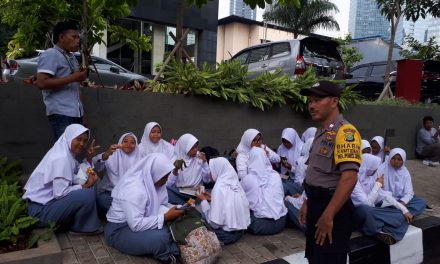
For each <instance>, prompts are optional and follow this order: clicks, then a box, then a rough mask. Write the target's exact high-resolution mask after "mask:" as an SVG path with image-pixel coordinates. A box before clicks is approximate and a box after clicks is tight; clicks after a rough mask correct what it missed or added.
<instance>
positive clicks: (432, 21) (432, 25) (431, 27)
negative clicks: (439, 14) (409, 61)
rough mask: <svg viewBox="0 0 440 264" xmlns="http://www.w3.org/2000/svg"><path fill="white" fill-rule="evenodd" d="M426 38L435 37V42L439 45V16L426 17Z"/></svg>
mask: <svg viewBox="0 0 440 264" xmlns="http://www.w3.org/2000/svg"><path fill="white" fill-rule="evenodd" d="M426 37H427V39H429V38H431V37H435V40H436V42H437V44H439V45H440V18H434V17H430V18H428V32H427V36H426Z"/></svg>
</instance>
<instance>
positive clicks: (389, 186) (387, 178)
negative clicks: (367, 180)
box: [377, 148, 414, 204]
mask: <svg viewBox="0 0 440 264" xmlns="http://www.w3.org/2000/svg"><path fill="white" fill-rule="evenodd" d="M397 154H399V155H400V156H401V157H402V159H403V165H402V167H400V168H399V169H397V170H396V169H394V168H393V167H392V166H391V165H390V162H389V161H387V162H386V163H383V164H382V165H381V166H380V167H379V169H378V170H377V174H378V175H382V174H383V175H384V183H385V186H384V190H385V191H389V192H391V193H392V195H393V197H394V198H395V199H397V200H401V201H402V202H404V203H405V204H407V203H408V202H409V201H411V199H412V198H413V197H414V189H413V186H412V181H411V174H410V173H409V171H408V169H407V168H406V167H405V161H406V152H405V151H404V150H403V149H401V148H394V149H392V150H391V151H390V155H389V157H390V160H391V158H392V157H394V156H395V155H397Z"/></svg>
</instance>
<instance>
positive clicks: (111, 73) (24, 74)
mask: <svg viewBox="0 0 440 264" xmlns="http://www.w3.org/2000/svg"><path fill="white" fill-rule="evenodd" d="M75 56H76V58H77V60H78V61H79V62H80V63H81V55H80V54H79V53H75ZM38 59H39V55H38V56H35V57H32V58H25V59H18V60H12V61H11V63H10V65H13V67H10V69H9V73H7V74H8V75H9V76H6V77H7V78H8V80H9V81H14V82H23V81H25V82H27V81H29V79H30V78H32V76H36V73H37V63H38ZM90 60H91V61H90V63H89V64H90V65H91V66H92V65H93V64H94V65H95V66H96V69H97V70H98V73H99V75H100V77H101V79H102V84H103V85H104V87H106V88H118V89H133V88H134V87H135V86H137V88H138V89H140V88H142V87H143V86H144V84H145V82H146V81H147V80H148V78H147V77H145V76H143V75H140V74H137V73H134V72H131V71H129V70H127V69H125V68H123V67H122V66H120V65H118V64H116V63H114V62H112V61H109V60H106V59H103V58H99V57H96V56H91V58H90ZM91 68H92V69H93V67H91ZM89 80H90V81H91V82H93V83H94V84H95V85H97V86H98V87H100V86H101V82H100V81H99V78H98V75H97V74H96V73H95V72H93V71H91V72H90V75H89ZM139 86H140V87H139Z"/></svg>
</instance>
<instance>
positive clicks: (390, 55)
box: [377, 1, 402, 101]
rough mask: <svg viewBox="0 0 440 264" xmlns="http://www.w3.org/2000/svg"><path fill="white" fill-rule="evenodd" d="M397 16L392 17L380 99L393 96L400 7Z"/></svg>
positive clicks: (397, 4)
mask: <svg viewBox="0 0 440 264" xmlns="http://www.w3.org/2000/svg"><path fill="white" fill-rule="evenodd" d="M396 7H397V8H400V3H399V1H397V2H396ZM395 16H396V17H395V20H394V19H391V35H390V43H389V45H388V58H387V67H386V70H385V76H384V82H383V90H382V93H381V94H380V96H379V98H378V99H377V100H378V101H379V100H382V99H383V98H390V97H391V96H392V91H391V86H390V85H389V82H390V73H391V63H392V60H393V50H394V40H395V38H396V31H397V27H398V25H399V22H400V17H401V16H402V12H401V11H400V9H399V10H396V13H395Z"/></svg>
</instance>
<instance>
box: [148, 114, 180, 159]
mask: <svg viewBox="0 0 440 264" xmlns="http://www.w3.org/2000/svg"><path fill="white" fill-rule="evenodd" d="M155 126H158V127H159V128H160V131H161V132H163V130H162V127H161V126H160V125H159V123H156V122H149V123H148V124H146V125H145V129H144V134H143V135H142V138H141V143H140V144H139V152H140V155H141V157H142V158H143V157H145V156H147V155H148V154H151V153H162V154H164V155H165V156H167V157H168V158H170V159H172V158H173V153H174V146H173V145H171V143H169V142H167V141H165V140H163V139H160V140H159V142H157V143H153V142H151V140H150V133H151V130H152V129H153V128H154V127H155Z"/></svg>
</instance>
